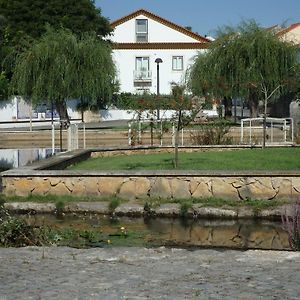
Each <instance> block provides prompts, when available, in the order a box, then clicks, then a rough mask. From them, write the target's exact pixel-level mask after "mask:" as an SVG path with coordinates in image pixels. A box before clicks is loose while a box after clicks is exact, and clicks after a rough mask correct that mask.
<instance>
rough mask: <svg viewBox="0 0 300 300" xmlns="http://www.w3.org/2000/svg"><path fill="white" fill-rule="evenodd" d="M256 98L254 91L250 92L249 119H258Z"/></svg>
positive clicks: (257, 101)
mask: <svg viewBox="0 0 300 300" xmlns="http://www.w3.org/2000/svg"><path fill="white" fill-rule="evenodd" d="M258 103H259V100H258V96H257V93H256V92H255V91H250V97H249V108H250V117H251V118H257V117H258Z"/></svg>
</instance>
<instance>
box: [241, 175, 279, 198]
mask: <svg viewBox="0 0 300 300" xmlns="http://www.w3.org/2000/svg"><path fill="white" fill-rule="evenodd" d="M239 194H240V197H241V198H242V199H243V200H246V199H262V200H268V199H273V198H274V197H275V196H276V194H277V191H276V190H275V189H274V188H273V186H272V182H271V178H270V177H269V178H263V177H257V178H256V180H255V181H254V182H253V181H251V182H250V183H249V184H247V183H246V182H245V185H244V186H243V187H241V188H240V189H239Z"/></svg>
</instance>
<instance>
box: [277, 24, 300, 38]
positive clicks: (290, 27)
mask: <svg viewBox="0 0 300 300" xmlns="http://www.w3.org/2000/svg"><path fill="white" fill-rule="evenodd" d="M298 26H300V23H295V24H292V25H290V26H288V27H287V28H284V29H282V30H280V31H279V32H277V35H279V36H280V35H284V34H286V33H287V32H290V31H292V30H293V29H295V28H297V27H298Z"/></svg>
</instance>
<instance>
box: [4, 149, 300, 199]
mask: <svg viewBox="0 0 300 300" xmlns="http://www.w3.org/2000/svg"><path fill="white" fill-rule="evenodd" d="M218 148H219V150H224V149H225V148H226V147H216V149H218ZM241 148H243V147H241ZM208 149H209V148H208ZM234 149H240V148H239V147H228V148H226V150H234ZM195 150H196V151H206V150H207V149H199V148H193V147H191V148H190V149H185V151H195ZM152 151H156V152H157V151H173V149H171V148H170V147H165V148H155V147H138V148H132V147H127V148H123V149H112V148H106V149H105V148H103V149H98V150H94V151H93V150H76V151H72V152H66V153H61V154H59V155H56V156H54V157H51V158H49V159H46V160H42V161H40V162H37V163H34V164H32V165H30V166H25V167H23V168H19V169H13V170H9V171H6V172H3V173H1V180H2V183H1V184H2V193H4V194H5V195H17V196H27V195H30V194H39V195H47V194H54V195H76V196H80V195H84V196H86V195H89V196H100V197H111V196H117V197H120V198H124V199H128V200H134V199H147V198H164V199H165V198H166V199H167V198H170V199H182V198H185V199H188V198H201V197H202V198H209V197H216V198H223V199H230V200H236V201H239V200H247V199H264V200H265V199H267V200H272V199H276V200H287V199H288V200H300V171H284V172H282V171H272V172H264V171H251V172H250V171H247V172H242V171H238V172H234V171H231V172H230V171H175V170H172V171H170V170H169V171H107V172H104V171H102V172H94V171H70V170H61V168H63V167H65V166H67V165H70V164H72V163H74V162H78V161H81V160H84V159H86V158H88V157H90V156H103V155H115V154H119V155H120V154H123V155H130V154H132V153H133V152H139V153H141V152H142V153H148V152H152ZM53 169H56V170H53Z"/></svg>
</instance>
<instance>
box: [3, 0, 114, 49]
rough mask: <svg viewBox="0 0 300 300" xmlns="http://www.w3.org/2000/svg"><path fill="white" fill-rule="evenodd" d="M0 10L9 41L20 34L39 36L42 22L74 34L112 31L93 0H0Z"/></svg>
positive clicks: (99, 33)
mask: <svg viewBox="0 0 300 300" xmlns="http://www.w3.org/2000/svg"><path fill="white" fill-rule="evenodd" d="M0 11H1V15H2V16H3V17H4V19H5V23H4V26H5V27H6V28H7V32H8V35H9V39H10V40H11V42H12V43H13V44H18V43H19V40H20V38H22V37H24V36H29V37H31V38H33V39H37V38H39V37H40V36H41V35H43V34H44V33H45V31H46V30H45V25H46V24H49V25H51V26H52V27H55V28H56V29H59V28H62V27H63V28H68V29H70V30H72V32H74V33H75V34H81V33H83V32H92V31H93V32H96V34H97V35H100V36H105V35H107V34H108V33H110V32H111V30H112V29H111V28H110V25H109V21H108V19H106V18H104V17H103V16H101V10H100V9H97V8H96V7H95V1H94V0H76V1H74V0H64V1H61V0H47V1H44V0H0Z"/></svg>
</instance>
